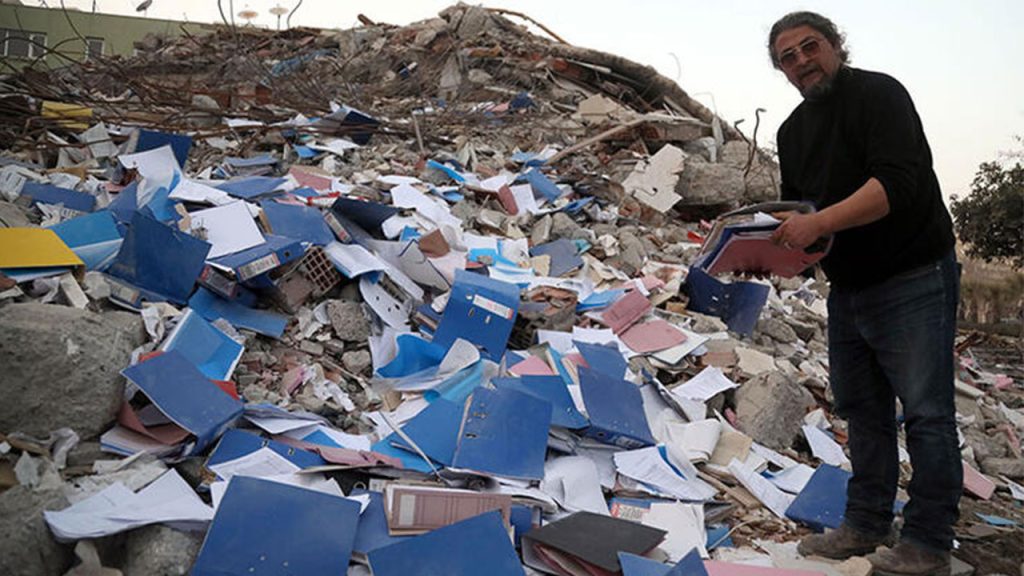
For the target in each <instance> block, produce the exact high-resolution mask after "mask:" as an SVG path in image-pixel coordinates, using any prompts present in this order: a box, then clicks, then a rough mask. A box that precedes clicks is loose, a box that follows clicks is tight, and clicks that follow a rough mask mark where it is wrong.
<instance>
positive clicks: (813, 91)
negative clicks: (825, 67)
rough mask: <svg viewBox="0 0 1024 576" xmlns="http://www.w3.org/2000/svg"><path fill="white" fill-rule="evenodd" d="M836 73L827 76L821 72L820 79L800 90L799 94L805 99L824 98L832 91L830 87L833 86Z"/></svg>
mask: <svg viewBox="0 0 1024 576" xmlns="http://www.w3.org/2000/svg"><path fill="white" fill-rule="evenodd" d="M836 74H838V72H837V73H836ZM836 74H832V75H831V76H828V75H825V74H824V73H822V78H821V80H819V81H818V82H816V83H814V84H812V85H811V86H808V87H807V88H804V89H803V90H801V91H800V95H801V96H803V97H804V99H805V100H812V101H813V100H824V99H825V98H827V97H828V95H829V94H831V93H832V89H833V88H835V84H836Z"/></svg>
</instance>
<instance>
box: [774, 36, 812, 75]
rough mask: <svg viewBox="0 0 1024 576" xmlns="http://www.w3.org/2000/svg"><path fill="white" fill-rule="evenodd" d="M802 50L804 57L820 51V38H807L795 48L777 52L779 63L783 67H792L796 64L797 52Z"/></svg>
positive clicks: (810, 56) (809, 56)
mask: <svg viewBox="0 0 1024 576" xmlns="http://www.w3.org/2000/svg"><path fill="white" fill-rule="evenodd" d="M800 52H803V54H804V57H805V58H814V57H815V56H817V55H818V53H819V52H821V40H820V39H818V38H814V37H811V38H808V39H806V40H804V41H803V42H801V43H800V44H799V45H798V46H797V47H796V48H790V49H789V50H786V51H785V52H783V53H782V54H779V65H780V66H782V67H783V68H792V67H793V66H794V65H796V63H797V60H798V59H799V58H798V57H797V54H799V53H800Z"/></svg>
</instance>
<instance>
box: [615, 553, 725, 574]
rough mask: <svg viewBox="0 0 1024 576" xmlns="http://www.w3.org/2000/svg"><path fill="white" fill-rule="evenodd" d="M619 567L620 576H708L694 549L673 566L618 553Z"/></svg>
mask: <svg viewBox="0 0 1024 576" xmlns="http://www.w3.org/2000/svg"><path fill="white" fill-rule="evenodd" d="M619 565H620V566H622V576H708V571H707V569H706V568H705V567H704V561H703V560H701V558H700V553H699V552H697V549H696V548H694V549H693V550H690V552H689V553H687V554H686V556H683V558H682V560H680V561H679V562H678V563H677V564H676V565H675V566H672V565H669V564H663V563H661V562H656V561H654V560H651V559H650V558H645V557H643V556H637V555H636V554H630V553H629V552H619Z"/></svg>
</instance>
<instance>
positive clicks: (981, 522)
mask: <svg viewBox="0 0 1024 576" xmlns="http://www.w3.org/2000/svg"><path fill="white" fill-rule="evenodd" d="M511 15H514V16H516V17H522V15H516V14H511ZM362 20H363V22H364V26H361V27H358V28H354V29H352V30H346V31H341V32H338V31H326V30H311V29H296V30H289V31H286V32H278V33H274V32H269V31H263V30H254V29H242V28H237V29H236V28H227V27H225V28H216V29H214V30H213V31H212V32H211V33H210V34H209V35H207V36H200V37H192V36H189V37H183V38H180V39H176V40H161V39H156V38H153V39H151V40H148V41H147V42H145V43H144V44H143V45H140V46H139V50H138V54H137V55H136V56H134V57H132V58H128V59H121V58H111V59H106V60H90V61H89V62H87V63H84V64H80V65H74V66H69V67H66V68H61V69H56V70H39V69H32V68H30V69H28V70H26V71H24V72H23V73H20V74H18V75H15V76H7V77H2V78H0V84H2V85H3V87H4V90H3V91H4V93H5V94H4V96H2V97H0V118H3V121H2V122H0V148H2V149H3V152H2V154H0V195H2V196H3V199H2V200H3V201H0V226H3V227H2V228H0V365H2V366H3V367H4V369H3V371H2V372H3V374H2V376H0V378H2V379H3V382H4V386H3V389H4V392H5V401H4V402H3V403H0V433H3V436H0V490H2V492H0V511H2V512H0V526H2V530H3V532H4V533H5V534H7V535H9V536H8V537H7V538H6V539H5V543H4V544H2V545H0V571H2V572H3V573H5V574H55V575H60V574H65V573H67V574H93V573H97V574H98V573H109V574H115V573H123V574H128V575H132V574H158V573H159V574H183V573H186V572H188V571H190V570H191V571H192V573H195V574H212V573H217V574H236V573H238V574H242V573H253V572H255V571H256V570H257V568H258V567H259V566H260V565H261V563H264V562H271V563H274V570H278V569H279V568H278V566H283V567H284V568H285V570H289V569H290V570H294V571H295V572H297V573H303V574H319V573H328V572H329V573H332V574H337V573H340V572H342V571H344V570H346V569H347V570H348V573H349V574H368V573H370V572H369V570H370V569H372V570H373V573H374V574H377V576H386V575H390V574H409V573H417V572H418V571H427V570H428V569H434V570H436V571H437V573H451V574H455V573H470V572H466V571H465V568H464V567H465V566H473V568H472V571H473V572H472V573H480V572H482V571H484V570H493V571H495V572H496V573H500V574H524V573H525V572H529V573H537V572H541V573H581V572H580V571H581V570H590V571H594V570H603V571H604V572H601V573H624V574H627V575H628V574H639V573H650V572H641V570H643V569H644V563H645V562H655V563H659V566H660V568H658V569H660V570H661V572H658V573H664V572H666V571H667V570H668V569H669V566H670V565H676V566H677V568H676V569H675V570H677V571H678V572H673V573H684V572H683V570H689V569H697V568H693V566H697V567H698V568H699V567H700V566H701V558H705V559H710V560H709V561H707V562H706V563H705V564H704V566H706V567H707V570H708V571H709V572H711V573H716V574H730V573H734V572H732V570H734V569H736V567H737V566H740V565H754V566H761V567H768V568H773V569H775V571H773V572H771V573H773V574H786V573H791V572H788V571H790V570H797V569H804V570H810V571H812V573H817V574H857V573H864V570H865V564H864V561H862V560H852V561H849V562H846V563H842V564H834V563H829V562H826V561H824V560H822V559H804V558H800V557H799V556H798V555H797V553H796V550H795V542H796V540H797V539H799V537H801V536H802V535H804V534H806V533H807V532H808V531H809V530H814V529H817V530H820V529H822V528H825V527H835V526H836V525H838V522H839V521H840V520H841V515H842V511H843V499H844V496H843V494H844V492H845V490H844V487H845V482H846V480H847V479H848V477H849V473H848V469H849V463H848V460H847V458H846V456H845V454H844V449H843V444H845V440H846V435H845V428H844V423H843V422H842V421H841V420H839V419H837V418H835V417H834V416H833V415H832V414H831V413H830V406H831V402H830V400H831V398H830V391H829V389H828V386H827V383H828V370H827V354H826V342H825V324H826V312H825V306H824V297H825V295H826V292H827V286H826V285H825V284H824V283H823V282H821V281H820V279H815V278H813V277H807V278H805V277H799V276H797V277H794V278H788V279H786V278H773V279H772V280H771V281H767V280H744V279H740V278H731V279H726V281H724V282H723V281H720V280H717V279H715V278H713V277H712V276H711V275H709V274H708V273H707V271H706V269H705V267H704V266H703V265H702V264H701V261H700V260H699V259H698V257H699V256H701V255H703V254H704V253H706V250H707V246H706V245H705V244H708V243H710V241H708V242H705V240H706V238H708V237H709V233H710V232H711V228H710V224H709V223H708V222H707V221H706V220H702V218H706V219H712V218H713V217H714V216H717V215H719V214H720V213H722V212H724V211H725V210H727V209H730V208H734V207H737V206H741V205H748V204H753V203H757V202H762V201H767V200H773V199H775V198H777V196H778V190H777V181H778V175H777V167H776V166H775V165H774V163H773V162H772V161H771V159H770V156H769V155H768V154H767V153H765V152H763V151H762V150H760V149H758V147H757V146H756V142H753V141H749V140H748V139H747V138H746V137H745V136H743V135H742V134H741V133H740V132H739V131H737V130H736V129H735V127H734V126H729V125H728V124H726V123H724V122H723V121H722V120H720V119H719V118H716V117H714V116H713V115H712V114H711V113H710V112H709V111H708V110H706V109H705V108H704V107H703V106H701V105H700V104H699V103H697V102H696V101H694V100H693V99H692V98H690V97H689V96H688V95H687V94H686V93H685V92H684V91H683V90H682V89H680V88H679V87H678V86H677V85H676V84H675V83H674V82H671V81H670V80H667V79H665V78H663V77H661V76H659V75H658V74H657V73H656V72H654V71H653V70H652V69H650V68H648V67H644V66H640V65H638V64H636V63H633V62H629V61H627V60H625V59H622V58H619V57H617V56H614V55H610V54H604V53H600V52H595V51H591V50H585V49H581V48H578V47H575V46H571V45H568V44H566V43H564V42H562V41H561V40H559V39H558V38H557V36H556V35H554V34H552V33H550V32H548V34H549V35H551V36H554V38H555V40H547V39H545V38H542V37H539V36H536V35H533V34H531V33H529V32H528V31H527V30H526V28H524V27H523V26H520V25H517V24H515V23H513V22H512V21H511V20H509V19H507V18H506V17H505V15H503V14H502V11H500V10H491V9H485V8H480V7H468V6H464V5H461V4H460V5H457V6H454V7H451V8H449V9H447V10H445V11H443V12H442V13H441V14H440V15H439V17H438V18H434V19H431V20H427V21H423V22H418V23H414V24H411V25H409V26H405V27H395V26H389V25H382V24H376V23H373V22H372V21H370V20H369V19H368V18H365V17H363V18H362ZM755 133H756V130H755ZM980 344H981V342H980V341H979V340H978V337H977V336H974V335H972V336H967V337H964V338H962V339H961V340H960V348H959V350H958V352H959V353H960V355H959V358H960V362H961V367H960V368H961V370H960V372H959V376H958V383H957V385H958V391H959V394H958V398H957V406H958V422H959V424H960V427H961V432H962V437H963V438H962V439H963V444H962V446H963V454H964V460H965V467H966V469H967V470H968V473H967V474H966V475H965V476H966V481H965V489H966V491H967V496H965V499H964V505H963V510H964V513H963V514H962V516H963V518H962V520H961V522H960V524H959V525H958V538H959V539H960V542H961V552H960V553H958V555H959V556H962V557H964V559H966V560H968V561H969V562H972V563H974V564H977V565H978V566H979V568H981V566H982V564H984V566H985V568H984V569H985V570H989V571H1000V570H1001V571H1004V572H1005V573H1012V572H1013V571H1015V570H1019V564H1020V563H1021V558H1020V555H1021V553H1020V550H1019V549H1015V548H1014V546H1013V543H1014V542H1019V539H1020V537H1021V528H1020V522H1024V513H1022V511H1021V502H1024V488H1021V486H1020V485H1019V484H1018V483H1017V482H1020V481H1021V480H1024V459H1022V458H1021V442H1020V434H1021V433H1022V432H1024V411H1022V407H1024V386H1022V383H1021V381H1020V380H1019V379H1015V378H1014V377H1011V376H1007V375H1006V374H1019V367H1017V366H1011V367H1002V366H995V365H989V364H986V362H985V359H983V358H980V357H975V356H974V355H972V353H971V350H972V349H974V348H975V347H978V346H979V345H980ZM1014 370H1016V372H1014ZM901 442H903V440H902V439H901ZM901 453H903V454H905V450H901ZM903 460H904V462H906V459H905V458H904V459H903ZM908 466H909V464H906V467H905V469H904V470H903V478H902V479H901V482H902V483H901V485H903V486H905V482H906V480H907V478H909V467H908ZM902 499H905V494H902ZM969 512H976V513H977V514H969ZM327 525H330V526H331V527H332V530H329V531H325V530H323V527H324V526H327ZM254 526H259V527H260V528H253V527H254ZM325 532H327V533H325ZM241 534H244V535H245V536H244V537H239V536H240V535H241ZM509 536H512V538H510V537H509ZM609 538H612V539H611V540H609ZM588 542H589V544H587V543H588ZM72 543H77V544H76V545H74V546H72ZM594 543H614V545H613V546H601V549H594ZM1001 547H1002V548H1001ZM1004 548H1005V549H1004ZM298 550H304V551H305V552H304V553H302V554H301V555H300V554H298V553H297V551H298ZM981 550H988V552H989V553H988V555H987V556H985V555H983V554H981V552H979V551H981ZM616 553H620V554H616ZM75 556H77V558H78V559H77V560H75V558H74V557H75ZM641 556H643V558H641ZM692 562H696V564H695V565H694V564H692ZM524 564H525V567H524ZM72 566H73V567H72ZM104 566H106V567H107V568H104ZM264 566H270V564H265V565H264ZM410 566H415V567H416V568H415V569H413V568H410ZM679 566H683V568H679ZM289 567H290V568H289ZM687 567H690V568H687ZM962 568H963V566H961V570H962ZM647 569H651V567H650V566H647ZM104 570H105V571H106V572H102V571H104ZM524 571H525V572H524ZM685 573H689V572H688V571H687V572H685ZM695 573H698V572H695ZM765 573H766V574H767V573H768V572H765ZM793 573H796V572H793ZM799 573H800V574H807V572H799ZM961 573H963V572H961Z"/></svg>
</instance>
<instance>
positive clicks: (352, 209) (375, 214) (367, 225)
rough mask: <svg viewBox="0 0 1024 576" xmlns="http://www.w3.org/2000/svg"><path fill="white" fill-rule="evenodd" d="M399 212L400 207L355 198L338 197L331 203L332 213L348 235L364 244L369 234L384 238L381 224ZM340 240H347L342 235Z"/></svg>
mask: <svg viewBox="0 0 1024 576" xmlns="http://www.w3.org/2000/svg"><path fill="white" fill-rule="evenodd" d="M398 212H399V210H398V208H395V207H394V206H389V205H387V204H381V203H379V202H366V201H363V200H356V199H354V198H344V197H342V198H338V199H337V200H335V201H334V204H331V214H332V215H333V216H334V217H335V218H336V219H337V220H338V222H339V224H340V225H341V227H342V228H344V230H345V232H346V233H347V234H348V236H350V237H351V239H352V240H354V241H355V242H356V243H358V244H363V243H364V242H365V241H366V238H367V235H372V236H375V237H377V238H383V237H384V234H383V232H382V231H381V228H380V226H381V224H383V223H384V221H385V220H387V219H388V218H391V217H392V216H394V215H395V214H398ZM339 240H341V241H342V242H345V241H346V239H345V238H341V237H340V235H339Z"/></svg>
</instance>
